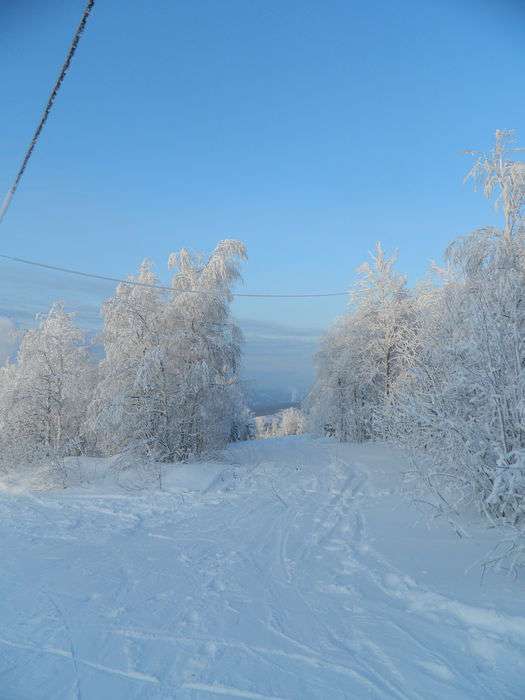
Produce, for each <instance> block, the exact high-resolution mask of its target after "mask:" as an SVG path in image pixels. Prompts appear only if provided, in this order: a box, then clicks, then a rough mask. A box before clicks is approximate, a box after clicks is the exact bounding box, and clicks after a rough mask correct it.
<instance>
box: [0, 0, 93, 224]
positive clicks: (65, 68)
mask: <svg viewBox="0 0 525 700" xmlns="http://www.w3.org/2000/svg"><path fill="white" fill-rule="evenodd" d="M94 4H95V0H88V1H87V4H86V6H85V8H84V12H83V14H82V18H81V20H80V22H79V25H78V27H77V28H76V31H75V34H74V36H73V40H72V42H71V45H70V47H69V50H68V52H67V56H66V60H65V61H64V63H63V65H62V68H61V69H60V73H59V74H58V78H57V79H56V81H55V84H54V85H53V89H52V90H51V93H50V95H49V98H48V100H47V104H46V106H45V108H44V111H43V112H42V116H41V117H40V121H39V122H38V126H37V127H36V129H35V133H34V134H33V138H32V139H31V143H30V144H29V147H28V149H27V151H26V153H25V155H24V158H23V160H22V164H21V165H20V168H19V169H18V172H17V174H16V177H15V179H14V181H13V184H12V185H11V187H10V189H9V190H8V192H7V194H6V196H5V199H4V201H3V203H2V208H1V209H0V223H1V222H2V220H3V218H4V216H5V215H6V212H7V210H8V208H9V205H10V204H11V200H12V199H13V196H14V194H15V192H16V190H17V188H18V185H19V184H20V180H21V179H22V176H23V174H24V172H25V169H26V167H27V164H28V163H29V159H30V158H31V155H32V153H33V151H34V149H35V146H36V144H37V141H38V139H39V137H40V134H41V133H42V130H43V128H44V126H45V124H46V122H47V119H48V117H49V114H50V112H51V109H52V108H53V104H54V102H55V99H56V96H57V95H58V91H59V90H60V87H61V85H62V83H63V81H64V78H65V77H66V73H67V71H68V69H69V66H70V65H71V61H72V60H73V56H74V55H75V51H76V50H77V46H78V42H79V41H80V37H81V36H82V33H83V32H84V29H85V27H86V23H87V21H88V18H89V15H90V13H91V10H92V9H93V5H94Z"/></svg>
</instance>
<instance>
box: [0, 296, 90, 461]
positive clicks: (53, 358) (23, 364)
mask: <svg viewBox="0 0 525 700" xmlns="http://www.w3.org/2000/svg"><path fill="white" fill-rule="evenodd" d="M93 379H94V370H93V367H92V365H91V363H90V362H89V358H88V354H87V351H86V349H85V347H84V338H83V334H82V333H81V331H80V330H79V329H78V328H76V327H75V326H74V324H73V318H72V314H69V313H66V312H65V310H64V307H63V305H62V304H60V303H57V304H55V305H54V306H53V307H52V308H51V310H50V311H49V313H48V314H47V315H46V316H45V317H44V318H42V319H41V321H40V324H39V326H38V327H37V328H35V329H32V330H29V331H27V332H26V333H25V335H24V336H23V338H22V341H21V345H20V349H19V352H18V356H17V359H16V362H15V363H12V364H8V365H7V366H6V367H4V368H3V369H2V372H1V378H0V384H1V395H0V439H1V441H2V459H3V462H4V466H6V467H8V466H13V465H15V466H16V465H19V466H21V465H23V464H27V463H30V462H35V461H37V460H43V461H45V462H49V463H51V462H53V460H59V459H61V458H63V457H66V456H70V455H78V454H81V453H82V452H83V451H84V450H85V448H86V445H87V435H86V424H85V422H86V410H87V405H88V402H89V400H90V395H91V391H92V385H93Z"/></svg>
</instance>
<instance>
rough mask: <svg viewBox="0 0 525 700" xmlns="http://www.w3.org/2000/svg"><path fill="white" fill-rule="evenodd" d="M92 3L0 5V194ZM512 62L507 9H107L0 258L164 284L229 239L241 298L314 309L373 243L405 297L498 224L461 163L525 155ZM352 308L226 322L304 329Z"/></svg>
mask: <svg viewBox="0 0 525 700" xmlns="http://www.w3.org/2000/svg"><path fill="white" fill-rule="evenodd" d="M83 5H84V1H83V0H52V1H50V2H46V3H38V2H35V1H30V0H18V1H16V2H15V0H8V1H7V2H3V3H2V4H1V6H0V26H2V27H3V31H2V48H1V55H2V60H1V61H0V73H1V84H2V98H3V99H2V110H1V113H0V135H1V136H0V190H2V192H3V191H5V190H7V188H8V186H9V184H10V181H11V179H12V177H13V175H14V173H15V171H16V169H17V166H18V164H19V160H20V158H21V155H22V153H23V151H24V149H25V147H26V145H27V143H28V140H29V138H30V136H31V134H32V131H33V129H34V127H35V123H36V121H37V118H38V116H39V114H40V111H41V108H42V106H43V104H44V102H45V100H46V98H47V95H48V92H49V89H50V86H51V84H52V82H53V81H54V79H55V76H56V74H57V71H58V67H59V65H60V64H61V62H62V61H63V58H64V55H65V51H66V49H67V46H68V44H69V41H70V38H71V34H72V31H73V28H74V27H75V26H76V23H77V22H78V20H79V17H80V14H81V12H82V9H83ZM524 45H525V6H524V5H523V3H522V2H520V1H518V0H498V1H495V0H490V1H489V0H441V1H440V2H435V1H432V2H429V1H427V0H418V1H412V0H406V1H405V2H386V1H382V2H378V1H377V0H371V1H368V2H366V3H363V2H354V1H353V0H345V1H338V0H330V1H329V2H320V1H316V2H311V1H309V0H301V1H300V2H299V1H291V0H290V1H283V2H277V1H275V2H268V1H264V2H263V1H259V0H242V1H241V0H224V1H223V2H218V1H209V0H201V1H199V2H189V1H188V2H181V1H178V0H156V1H155V2H150V1H147V2H146V1H145V0H134V2H131V3H124V2H122V1H120V2H116V1H115V0H114V1H111V0H105V1H104V2H102V1H100V0H99V2H97V3H96V5H95V9H94V12H93V16H92V18H91V20H90V23H89V26H88V28H87V31H86V34H85V36H84V37H83V39H82V42H81V44H80V47H79V50H78V53H77V55H76V57H75V60H74V64H73V66H72V68H71V72H70V74H69V75H68V77H67V79H66V82H65V83H64V86H63V90H62V92H61V94H60V95H59V98H58V100H57V103H56V107H55V110H54V112H53V114H52V116H51V118H50V120H49V122H48V125H47V127H46V129H45V132H44V134H43V136H42V138H41V141H40V143H39V144H38V148H37V150H36V151H35V153H34V157H33V160H32V161H31V163H30V166H29V168H28V170H27V172H26V176H25V178H24V180H23V182H22V184H21V186H20V189H19V191H18V193H17V196H16V197H15V199H14V200H13V203H12V207H11V210H10V211H9V213H8V216H7V218H6V219H5V221H4V223H3V224H2V227H1V229H0V237H1V238H0V240H1V245H0V253H6V254H10V255H17V256H21V257H29V258H32V259H37V260H43V261H46V262H53V263H56V264H58V265H64V266H72V267H77V268H81V269H83V270H91V271H97V272H100V273H102V274H111V275H125V274H127V273H129V272H133V271H134V270H135V269H136V268H137V266H138V264H139V262H140V261H141V259H142V258H144V257H146V256H148V257H151V258H152V259H153V260H154V261H155V262H156V263H157V264H158V269H159V272H161V273H162V274H163V275H165V274H166V273H165V269H166V268H165V261H166V259H167V256H168V254H169V253H170V252H171V251H172V250H176V249H178V248H180V247H182V246H187V247H190V248H193V249H195V250H203V251H207V250H210V249H211V248H213V246H214V245H215V243H216V242H217V241H218V240H219V239H221V238H224V237H237V238H241V239H243V240H244V241H245V242H246V243H247V246H248V252H249V257H250V259H249V262H248V263H247V264H246V266H245V269H244V279H245V290H247V291H282V292H295V291H297V292H309V291H333V290H341V289H343V290H344V289H347V288H348V286H349V285H350V284H351V282H352V280H353V279H354V270H355V268H356V266H357V265H358V264H359V263H360V262H361V261H362V260H363V259H364V258H365V257H366V255H367V252H368V251H369V250H370V249H371V248H372V247H373V245H374V243H375V241H376V240H381V241H382V242H383V244H384V246H385V247H386V248H387V249H392V248H398V249H399V251H400V262H399V267H400V269H401V270H403V271H406V272H407V273H408V274H409V277H410V280H412V281H413V280H415V279H416V278H417V277H418V276H420V275H421V274H423V272H424V270H425V269H426V267H427V264H428V262H429V260H431V259H434V258H439V256H440V254H441V252H442V251H443V249H444V247H445V245H446V244H447V242H448V241H449V240H450V239H451V238H453V237H455V236H456V235H458V234H462V233H466V232H467V231H469V230H470V229H472V228H475V227H476V226H479V225H482V224H487V223H492V222H494V221H496V216H495V214H494V213H493V212H492V210H491V208H490V205H489V204H488V203H487V202H485V201H484V200H483V198H482V196H481V195H480V194H479V193H477V194H476V193H473V192H472V189H471V187H470V186H468V185H463V183H462V178H463V176H464V174H465V172H466V171H467V169H468V166H469V160H468V158H467V157H466V156H464V155H463V154H462V151H463V150H464V149H465V148H480V149H486V148H488V147H490V146H491V143H492V135H493V132H494V130H495V129H496V128H515V129H516V130H517V131H518V135H521V142H522V143H523V142H525V123H524V121H525V120H524V114H525V92H524V91H523V89H522V88H523V76H524V75H525V51H524V50H523V46H524ZM13 274H20V277H21V278H22V279H24V280H25V282H27V281H28V280H29V279H30V278H31V275H32V274H33V273H32V272H31V271H30V270H28V269H26V270H20V272H19V273H13ZM71 284H73V282H71ZM57 285H59V286H60V283H58V282H57ZM0 291H1V290H0ZM0 301H1V299H0ZM0 306H2V304H0ZM344 306H345V300H344V299H343V298H336V299H330V300H322V301H313V302H305V301H295V302H290V301H270V302H268V301H257V300H252V301H244V300H243V301H239V302H236V304H235V313H236V314H237V316H239V317H240V318H246V319H251V321H254V322H258V323H262V322H267V323H268V324H270V325H271V326H272V327H275V324H283V325H286V326H291V327H294V328H297V329H299V331H298V332H300V333H302V332H303V331H304V329H316V328H323V327H326V326H327V325H328V324H329V323H330V322H331V320H332V319H333V318H334V317H335V316H336V315H338V314H339V313H341V312H342V311H343V310H344Z"/></svg>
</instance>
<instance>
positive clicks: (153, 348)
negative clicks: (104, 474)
mask: <svg viewBox="0 0 525 700" xmlns="http://www.w3.org/2000/svg"><path fill="white" fill-rule="evenodd" d="M128 280H129V282H130V283H131V284H120V285H119V286H118V287H117V290H116V293H115V296H114V297H112V298H111V299H109V300H108V301H106V302H105V303H104V305H103V307H102V316H103V320H104V327H103V333H102V341H103V345H104V351H105V358H104V360H103V361H102V362H101V364H100V370H99V374H100V380H99V383H98V386H97V389H96V392H95V396H94V400H93V403H92V405H91V407H90V416H91V425H92V429H93V431H94V433H95V434H96V435H97V441H98V447H99V450H100V451H101V452H102V453H103V454H106V453H109V454H115V453H118V452H123V451H126V450H128V449H130V450H132V451H135V452H136V451H140V452H141V453H143V454H147V455H149V456H154V457H159V458H160V457H162V455H163V454H164V453H169V450H170V439H169V422H170V405H169V404H170V391H171V386H170V367H169V358H168V352H169V337H170V331H172V330H173V329H169V328H167V327H166V325H165V300H164V298H163V296H162V292H161V291H159V290H158V289H156V288H155V287H156V285H158V279H157V277H156V275H155V273H154V272H153V270H152V268H151V264H150V263H149V261H147V260H146V261H144V262H143V263H142V265H141V267H140V270H139V273H138V274H137V275H136V276H133V275H131V276H130V277H129V278H128Z"/></svg>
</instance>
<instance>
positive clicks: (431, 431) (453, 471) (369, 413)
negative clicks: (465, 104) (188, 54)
mask: <svg viewBox="0 0 525 700" xmlns="http://www.w3.org/2000/svg"><path fill="white" fill-rule="evenodd" d="M516 150H519V149H515V148H514V147H513V135H512V133H511V132H502V131H498V132H496V142H495V146H494V148H493V150H492V151H491V152H489V153H487V154H482V155H480V156H478V157H477V159H476V162H475V164H474V167H473V168H472V170H471V171H470V173H469V175H468V176H467V177H469V178H473V179H474V181H475V182H476V183H480V184H481V185H482V186H483V189H484V193H485V195H486V196H487V197H491V196H492V195H496V197H497V200H496V204H497V206H499V207H500V209H501V211H502V214H503V216H502V218H503V222H502V226H501V227H492V226H489V227H485V228H482V229H479V230H475V231H473V232H472V233H470V234H468V235H466V236H464V237H460V238H458V239H457V240H454V241H453V242H452V243H451V244H450V245H449V246H448V248H447V250H446V252H445V265H444V266H441V267H437V266H436V265H434V266H433V267H432V269H431V271H430V273H429V275H428V276H427V278H426V279H424V280H423V281H421V282H420V283H418V284H417V285H415V287H414V288H412V289H409V288H408V286H407V279H406V277H405V276H404V275H402V274H401V273H399V272H398V271H397V270H396V267H395V264H396V256H395V255H392V256H388V255H386V254H385V253H384V251H383V249H382V248H381V246H380V245H379V244H378V245H377V247H376V249H375V253H374V254H373V256H372V260H371V262H367V263H365V264H364V265H362V266H361V268H359V279H358V281H357V283H356V285H355V286H354V289H353V291H352V294H351V299H350V305H349V308H348V311H347V313H345V314H344V316H343V317H342V318H340V319H339V320H338V321H337V322H336V323H335V325H334V326H333V328H331V329H330V331H329V332H328V333H327V335H326V336H325V338H324V339H323V341H322V346H321V348H320V350H319V352H318V355H317V358H316V364H317V375H316V381H315V384H314V386H313V388H312V391H311V393H310V395H309V397H308V400H307V406H306V409H307V412H308V415H309V422H310V429H312V430H313V431H314V432H316V433H317V434H324V435H332V436H334V437H335V438H337V439H338V440H341V441H358V442H362V441H367V440H388V441H390V442H393V443H395V444H397V445H400V446H401V447H403V448H405V449H407V450H408V451H409V454H410V455H411V456H412V461H413V463H414V465H415V467H416V474H417V477H418V480H421V479H422V480H423V481H424V482H425V485H426V486H427V487H428V486H430V488H431V489H432V490H433V491H434V493H435V495H436V501H435V503H436V504H437V505H436V506H435V507H437V508H440V509H441V508H442V509H444V510H449V511H451V512H457V511H459V509H461V508H464V507H467V506H468V504H475V505H476V507H477V508H478V509H479V510H480V512H481V513H482V514H483V516H484V517H485V518H486V519H487V520H488V521H489V522H490V523H491V524H501V523H504V524H506V525H508V526H509V527H510V528H517V531H519V530H520V527H521V525H522V521H523V518H524V515H525V506H524V501H525V221H524V216H523V205H524V202H525V163H523V162H520V161H519V160H516V158H515V155H514V153H515V152H516ZM512 546H513V547H515V546H516V545H515V544H513V545H512Z"/></svg>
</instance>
